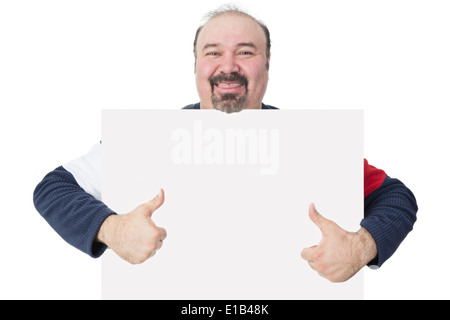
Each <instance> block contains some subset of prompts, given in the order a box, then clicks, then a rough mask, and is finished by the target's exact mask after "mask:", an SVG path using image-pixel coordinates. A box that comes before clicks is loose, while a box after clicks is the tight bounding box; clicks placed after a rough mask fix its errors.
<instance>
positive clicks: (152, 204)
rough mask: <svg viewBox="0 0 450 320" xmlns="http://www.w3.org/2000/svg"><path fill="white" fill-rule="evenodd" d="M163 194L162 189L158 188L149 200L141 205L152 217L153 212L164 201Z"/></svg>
mask: <svg viewBox="0 0 450 320" xmlns="http://www.w3.org/2000/svg"><path fill="white" fill-rule="evenodd" d="M164 199H165V195H164V190H163V189H159V191H158V194H157V195H156V196H155V197H154V198H153V199H152V200H150V201H149V202H146V203H144V204H143V205H142V206H143V208H144V209H145V211H146V213H147V214H149V215H150V217H152V215H153V212H155V211H156V210H157V209H158V208H159V207H161V206H162V204H163V203H164Z"/></svg>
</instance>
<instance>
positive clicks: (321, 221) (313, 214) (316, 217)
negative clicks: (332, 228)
mask: <svg viewBox="0 0 450 320" xmlns="http://www.w3.org/2000/svg"><path fill="white" fill-rule="evenodd" d="M308 213H309V218H310V219H311V221H312V222H314V224H315V225H316V226H317V227H319V229H320V231H322V233H323V229H324V228H325V227H326V226H327V225H328V224H329V222H330V220H328V219H327V218H325V217H323V216H322V215H321V214H320V213H319V212H318V211H317V209H316V206H315V205H314V203H311V204H310V205H309V212H308Z"/></svg>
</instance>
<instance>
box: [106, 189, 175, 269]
mask: <svg viewBox="0 0 450 320" xmlns="http://www.w3.org/2000/svg"><path fill="white" fill-rule="evenodd" d="M163 203H164V190H163V189H161V190H160V191H159V192H158V195H157V196H156V197H154V198H153V199H152V200H150V201H149V202H146V203H144V204H142V205H140V206H139V207H137V208H136V209H134V210H133V211H131V212H130V213H128V214H125V215H111V216H109V217H108V218H107V219H106V220H105V221H104V222H103V224H102V226H101V227H100V230H99V232H98V235H97V240H98V241H100V242H103V243H105V244H106V245H107V246H108V247H109V248H111V249H112V250H113V251H114V252H115V253H116V254H117V255H118V256H119V257H121V258H122V259H124V260H125V261H128V262H130V263H131V264H139V263H143V262H144V261H146V260H147V259H149V258H150V257H152V256H154V255H155V253H156V251H157V250H158V249H160V248H161V246H162V244H163V240H164V239H165V238H166V236H167V233H166V230H165V229H164V228H160V227H157V226H156V225H155V223H154V222H153V220H152V219H151V218H152V215H153V213H154V212H155V210H157V209H158V208H159V207H160V206H161V205H162V204H163Z"/></svg>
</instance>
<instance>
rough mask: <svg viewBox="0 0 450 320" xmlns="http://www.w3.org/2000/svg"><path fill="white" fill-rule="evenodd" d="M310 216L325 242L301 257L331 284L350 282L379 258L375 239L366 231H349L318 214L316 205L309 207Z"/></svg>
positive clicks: (304, 251)
mask: <svg viewBox="0 0 450 320" xmlns="http://www.w3.org/2000/svg"><path fill="white" fill-rule="evenodd" d="M309 217H310V218H311V220H312V221H313V222H314V224H315V225H316V226H317V227H318V228H319V229H320V231H321V232H322V239H321V240H320V242H319V244H318V245H316V246H312V247H310V248H306V249H303V251H302V253H301V256H302V258H303V259H305V260H306V261H308V263H309V265H310V266H311V268H313V269H314V270H315V271H317V272H318V273H319V274H320V275H321V276H323V277H324V278H326V279H328V280H330V281H331V282H344V281H347V280H348V279H350V278H351V277H353V276H354V275H355V274H356V273H357V272H358V271H359V270H360V269H361V268H362V267H364V266H365V265H366V264H367V263H369V262H370V261H371V260H372V259H373V258H375V256H376V255H377V247H376V244H375V240H374V239H373V238H372V236H371V235H370V233H369V232H368V231H367V230H366V229H364V228H361V229H360V230H359V231H358V232H348V231H345V230H344V229H342V228H341V227H339V226H338V225H337V224H336V223H335V222H333V221H331V220H328V219H326V218H325V217H323V216H322V215H321V214H320V213H319V212H317V210H316V207H315V206H314V204H311V205H310V207H309Z"/></svg>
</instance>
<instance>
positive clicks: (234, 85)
mask: <svg viewBox="0 0 450 320" xmlns="http://www.w3.org/2000/svg"><path fill="white" fill-rule="evenodd" d="M217 86H219V87H225V86H226V87H229V86H232V87H240V86H241V84H240V83H230V84H228V83H218V84H217Z"/></svg>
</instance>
